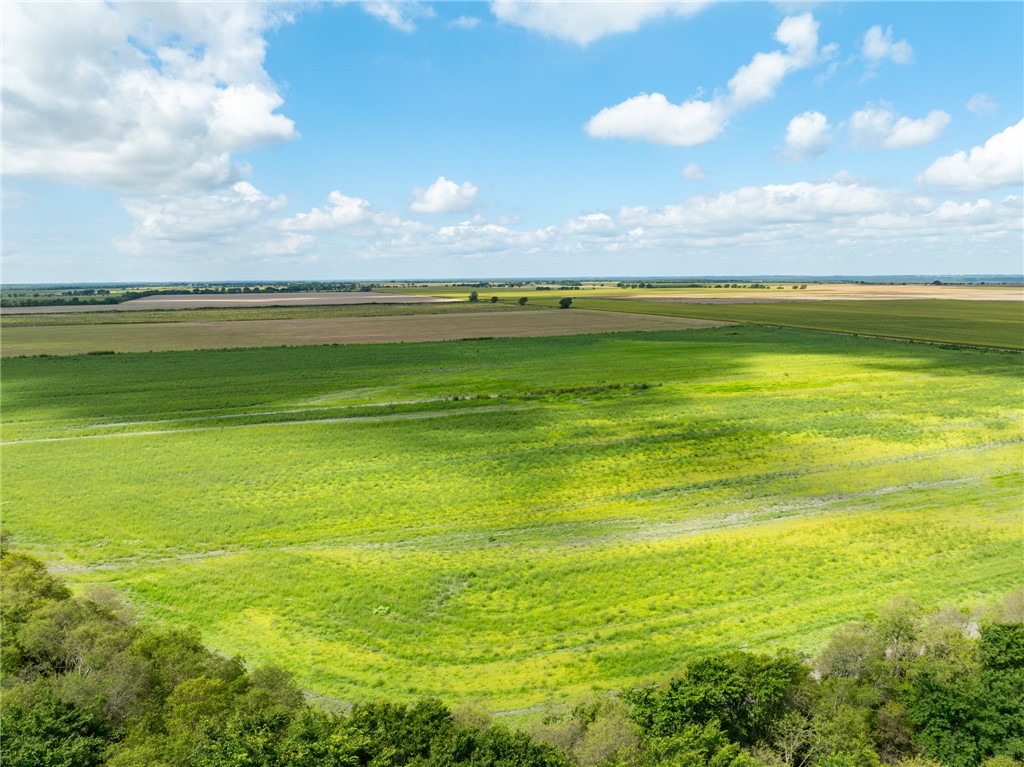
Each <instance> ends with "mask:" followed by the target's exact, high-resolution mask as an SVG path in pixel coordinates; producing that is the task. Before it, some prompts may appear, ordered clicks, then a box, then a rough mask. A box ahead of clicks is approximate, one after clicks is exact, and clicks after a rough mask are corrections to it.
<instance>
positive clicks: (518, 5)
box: [491, 0, 708, 46]
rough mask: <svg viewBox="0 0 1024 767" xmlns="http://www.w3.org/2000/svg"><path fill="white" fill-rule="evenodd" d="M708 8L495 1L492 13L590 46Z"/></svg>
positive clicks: (616, 1)
mask: <svg viewBox="0 0 1024 767" xmlns="http://www.w3.org/2000/svg"><path fill="white" fill-rule="evenodd" d="M705 5H708V3H706V2H694V1H692V0H666V1H664V2H642V3H638V2H635V1H634V0H610V1H608V2H599V3H581V2H574V1H573V0H544V1H543V2H540V1H534V0H526V1H525V2H524V1H523V0H494V1H493V2H492V3H491V11H492V13H494V15H495V17H496V18H497V19H498V20H500V21H503V22H505V23H506V24H512V25H514V26H517V27H523V28H525V29H529V30H532V31H534V32H540V33H541V34H543V35H548V36H550V37H557V38H559V39H562V40H568V41H570V42H574V43H577V44H579V45H583V46H586V45H589V44H590V43H592V42H594V41H595V40H599V39H600V38H602V37H606V36H608V35H614V34H617V33H619V32H633V31H635V30H637V29H639V28H640V26H641V25H642V24H644V23H645V22H647V21H650V20H652V19H657V18H661V17H665V16H692V15H694V14H696V13H697V12H698V11H700V10H701V9H702V8H703V7H704V6H705Z"/></svg>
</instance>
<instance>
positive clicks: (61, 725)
mask: <svg viewBox="0 0 1024 767" xmlns="http://www.w3.org/2000/svg"><path fill="white" fill-rule="evenodd" d="M27 563H33V564H32V565H31V566H30V565H28V564H27ZM38 565H39V563H38V562H35V561H34V560H32V558H31V557H28V556H26V555H25V554H23V553H19V552H12V551H9V550H5V551H4V553H3V554H2V556H0V575H2V576H3V578H2V580H0V587H2V593H0V597H2V599H3V603H4V604H5V605H7V604H10V603H11V600H10V599H9V597H10V598H14V601H15V602H16V603H17V604H18V605H19V608H18V609H17V610H14V611H12V612H11V613H9V614H8V616H7V617H6V618H5V624H6V623H8V622H9V623H11V624H12V626H11V627H10V628H9V635H8V636H9V637H10V638H9V639H8V640H7V641H8V643H10V644H13V645H14V646H15V647H16V650H17V651H16V652H13V653H11V654H10V655H9V656H8V657H9V658H17V659H18V661H17V662H16V663H13V664H11V665H10V666H9V667H8V668H7V669H5V673H4V678H3V694H2V706H0V731H2V736H3V754H2V761H3V764H5V765H11V766H12V767H30V766H32V767H36V766H38V765H43V766H44V767H51V766H52V767H65V766H66V767H93V766H94V765H95V766H96V767H100V765H106V766H107V767H142V766H143V765H145V766H146V767H228V766H229V765H231V766H233V767H237V766H238V765H243V766H248V767H309V766H311V765H317V767H329V766H333V767H385V766H386V765H387V766H394V767H403V766H405V765H408V766H409V767H458V766H459V765H466V767H470V766H472V767H570V765H574V766H578V767H627V766H629V767H775V766H776V765H787V767H880V765H881V759H880V757H883V756H884V758H885V761H886V763H899V764H900V765H902V767H934V765H943V766H947V767H979V766H980V767H1019V764H1020V762H1019V759H1020V756H1021V753H1022V750H1024V748H1022V746H1024V737H1022V736H1024V685H1022V682H1024V661H1022V653H1021V651H1022V643H1024V631H1022V628H1024V626H1022V624H1020V623H1012V622H1002V621H992V620H988V621H987V622H985V623H984V624H983V625H982V626H981V629H980V638H975V636H974V632H973V628H972V626H973V620H972V616H970V615H969V614H967V613H963V612H960V611H957V610H952V609H948V608H947V609H944V610H939V611H935V612H932V613H930V614H927V615H926V614H924V613H923V612H922V611H921V610H919V609H918V608H917V605H915V604H913V603H911V602H909V601H908V600H906V599H903V600H894V601H893V602H892V603H890V604H889V605H886V606H885V607H884V608H883V609H882V610H881V611H880V612H879V614H878V615H877V616H874V617H870V618H868V619H867V620H866V621H864V622H863V623H861V624H858V627H859V628H858V629H857V630H858V631H862V632H867V633H868V634H870V635H871V638H872V639H873V642H872V643H871V644H870V645H867V644H864V643H860V644H859V645H858V646H861V647H866V646H870V647H871V648H873V650H872V655H873V657H872V658H871V662H869V663H865V664H861V665H859V666H858V667H857V668H858V671H857V672H856V673H854V674H853V675H851V674H850V669H851V667H850V666H836V667H835V668H837V669H839V672H840V673H841V674H842V675H839V676H833V675H831V674H827V673H826V674H824V675H822V677H821V679H820V680H815V678H814V677H812V675H811V674H810V667H809V666H808V665H807V664H806V663H805V662H804V661H803V660H802V659H801V658H799V657H798V656H796V655H793V654H792V653H786V652H780V653H776V654H775V655H765V654H759V653H746V652H728V653H719V654H712V655H708V656H704V657H700V658H695V659H693V660H691V661H689V662H688V663H687V664H685V665H684V667H683V668H682V670H681V672H680V673H679V674H677V675H676V676H674V677H673V678H671V679H670V680H669V681H667V682H666V683H665V684H663V685H661V686H660V687H648V688H643V689H638V690H632V691H626V692H624V693H622V694H620V695H602V696H599V697H595V698H590V699H587V700H584V701H582V702H580V703H579V704H577V705H576V706H575V707H573V708H572V709H571V710H570V711H569V713H568V715H567V716H563V715H559V714H557V713H554V712H549V713H547V714H545V715H544V716H543V718H542V719H540V720H539V721H537V722H536V723H535V724H534V725H533V726H532V727H531V728H530V733H529V734H528V733H527V732H524V731H515V730H509V729H506V728H504V727H502V726H498V725H494V724H492V723H491V722H490V720H489V719H488V718H487V717H483V718H479V717H477V718H476V719H475V721H460V720H459V719H457V718H456V717H455V716H453V714H452V712H451V710H450V709H449V708H448V707H447V706H446V705H444V704H443V703H442V702H440V701H439V700H436V699H431V698H420V699H418V700H416V701H415V702H414V703H411V704H410V703H400V702H394V701H389V700H383V699H377V700H373V701H366V702H362V703H357V704H355V705H354V706H352V707H351V709H350V710H349V711H348V712H347V713H345V714H338V713H330V712H327V711H323V710H318V709H316V708H313V707H311V706H310V704H309V703H308V702H307V701H306V699H305V696H304V695H303V694H302V692H301V691H300V690H299V688H298V687H297V686H296V684H295V682H294V680H293V678H292V677H291V676H290V675H289V674H287V673H286V672H284V671H282V670H281V669H278V668H275V667H267V666H264V667H257V668H254V669H246V668H245V667H244V666H243V664H242V663H241V662H240V661H239V660H238V659H230V658H226V657H224V656H220V655H218V654H216V653H213V652H211V651H210V650H208V649H207V648H205V647H204V646H203V645H202V644H201V643H200V642H199V640H198V637H197V636H196V635H195V634H194V633H191V632H166V631H163V630H159V629H154V628H151V627H148V626H144V625H139V624H137V623H136V622H135V621H134V620H133V619H132V618H131V617H130V616H128V615H126V614H125V613H124V612H123V610H121V609H120V608H118V606H117V605H116V604H115V603H112V602H111V601H110V600H109V599H108V598H105V597H102V595H101V599H100V601H97V599H90V598H84V597H74V598H73V597H71V596H70V595H69V594H68V593H67V591H66V590H64V589H63V588H62V587H61V584H60V583H59V582H58V581H56V579H53V578H52V577H51V576H47V575H46V574H45V573H43V572H42V571H41V568H40V567H39V566H38ZM29 571H31V572H34V573H35V576H34V577H32V578H29V579H26V578H25V577H24V575H25V573H26V572H29ZM1010 601H1012V600H1007V603H1009V602H1010ZM957 615H960V616H962V618H963V619H960V618H957V617H956V616H957ZM893 626H899V627H900V631H899V633H898V636H897V635H896V634H894V633H893ZM852 635H854V634H851V633H850V632H846V633H845V634H844V636H845V637H849V636H852ZM843 641H846V640H845V639H840V640H839V641H838V642H830V644H829V648H830V649H829V650H828V651H826V653H824V654H823V657H824V656H830V657H833V658H834V657H835V652H834V649H835V645H836V644H840V643H842V642H843ZM901 643H902V644H903V645H909V646H911V647H912V648H913V660H912V661H911V662H910V663H909V666H907V667H906V668H905V669H904V670H903V671H900V672H896V671H895V669H896V667H897V666H900V665H901V664H903V663H904V660H901V659H899V658H898V657H897V656H899V653H894V652H893V649H894V648H895V647H897V646H898V645H899V644H901ZM826 665H827V664H826V663H824V662H823V661H822V660H820V659H819V662H818V666H819V667H824V666H826ZM894 678H896V679H898V681H897V682H896V683H895V684H893V683H891V680H892V679H894ZM83 680H88V681H83ZM83 685H84V686H83ZM630 720H632V722H631V721H630ZM900 729H902V730H903V731H904V732H903V733H902V736H901V737H896V735H897V734H898V730H900Z"/></svg>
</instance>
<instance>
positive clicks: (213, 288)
mask: <svg viewBox="0 0 1024 767" xmlns="http://www.w3.org/2000/svg"><path fill="white" fill-rule="evenodd" d="M376 287H379V285H378V284H377V283H372V282H370V283H366V282H288V283H279V284H273V285H201V286H196V287H189V286H173V287H157V288H146V289H141V290H132V289H128V290H124V291H118V292H114V293H112V292H111V291H110V289H107V288H74V289H70V290H60V291H56V292H52V293H46V292H39V291H35V292H33V293H32V294H30V295H29V294H28V293H27V291H22V290H19V291H15V292H13V293H8V294H7V295H4V296H2V297H0V307H17V306H77V305H82V304H120V303H124V302H125V301H132V300H134V299H137V298H148V297H149V296H164V295H168V296H171V295H174V296H182V295H184V296H189V295H193V296H198V295H203V296H209V295H236V294H246V293H356V292H362V293H368V292H370V291H371V290H373V289H374V288H376Z"/></svg>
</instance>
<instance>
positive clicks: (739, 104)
mask: <svg viewBox="0 0 1024 767" xmlns="http://www.w3.org/2000/svg"><path fill="white" fill-rule="evenodd" d="M775 39H776V40H778V41H779V42H780V43H782V44H783V45H785V46H786V52H785V53H783V52H782V51H772V52H771V53H758V54H755V55H754V58H753V59H752V60H751V62H750V63H749V64H747V65H745V66H742V67H740V68H739V69H738V70H737V72H736V74H735V75H734V76H733V78H732V79H731V80H729V93H730V98H731V102H732V106H733V109H734V110H735V109H742V108H744V107H747V106H749V105H751V104H754V103H756V102H758V101H764V100H765V99H769V98H771V97H772V96H774V95H775V90H776V89H777V88H778V87H779V83H781V82H782V79H783V78H784V77H785V76H786V75H787V74H788V73H789V72H793V71H796V70H798V69H803V68H804V67H807V66H810V65H811V64H813V63H814V62H815V61H816V60H817V57H818V22H817V21H815V20H814V17H813V16H811V14H809V13H804V14H801V15H800V16H787V17H786V18H785V19H783V20H782V23H781V24H779V27H778V29H776V30H775Z"/></svg>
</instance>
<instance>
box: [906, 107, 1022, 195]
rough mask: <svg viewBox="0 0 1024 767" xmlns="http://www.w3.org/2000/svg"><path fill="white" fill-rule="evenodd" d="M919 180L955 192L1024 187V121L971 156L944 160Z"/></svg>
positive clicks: (999, 135) (977, 147)
mask: <svg viewBox="0 0 1024 767" xmlns="http://www.w3.org/2000/svg"><path fill="white" fill-rule="evenodd" d="M918 181H920V182H921V183H924V184H933V185H935V186H942V187H949V188H952V189H993V188H995V187H1000V186H1017V187H1019V186H1021V185H1024V120H1022V121H1021V122H1019V123H1017V124H1016V125H1011V126H1010V127H1009V128H1007V129H1006V130H1004V131H1002V132H1000V133H997V134H996V135H994V136H992V137H991V138H990V139H989V140H988V141H986V142H985V143H984V145H982V146H976V147H974V148H973V149H971V151H970V152H969V153H968V152H962V151H961V152H956V153H954V154H951V155H947V156H945V157H940V158H939V159H937V160H936V161H935V162H933V163H932V164H931V165H929V166H928V168H927V169H926V170H925V171H924V173H922V174H921V175H920V176H918Z"/></svg>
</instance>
